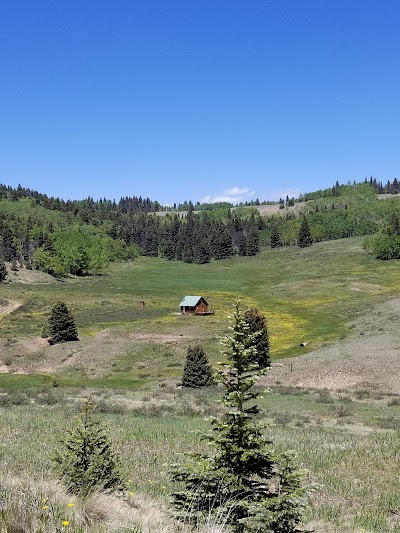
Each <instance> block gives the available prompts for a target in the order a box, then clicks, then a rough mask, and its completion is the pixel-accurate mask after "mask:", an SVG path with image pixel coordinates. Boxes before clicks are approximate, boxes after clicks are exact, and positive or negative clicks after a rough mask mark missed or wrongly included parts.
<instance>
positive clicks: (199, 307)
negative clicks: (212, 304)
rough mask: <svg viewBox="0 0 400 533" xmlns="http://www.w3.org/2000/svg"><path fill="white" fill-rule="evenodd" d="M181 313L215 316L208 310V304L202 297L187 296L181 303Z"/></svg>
mask: <svg viewBox="0 0 400 533" xmlns="http://www.w3.org/2000/svg"><path fill="white" fill-rule="evenodd" d="M180 307H181V313H182V314H184V315H213V314H214V313H213V312H212V311H209V309H208V303H207V302H206V300H205V298H203V297H202V296H185V297H184V299H183V300H182V301H181V303H180Z"/></svg>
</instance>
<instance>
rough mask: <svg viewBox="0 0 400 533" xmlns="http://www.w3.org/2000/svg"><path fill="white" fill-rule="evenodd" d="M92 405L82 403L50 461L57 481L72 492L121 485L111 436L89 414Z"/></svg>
mask: <svg viewBox="0 0 400 533" xmlns="http://www.w3.org/2000/svg"><path fill="white" fill-rule="evenodd" d="M94 407H95V406H94V404H93V402H92V401H91V399H90V398H89V399H88V400H87V401H86V403H85V404H84V406H83V408H82V411H81V413H80V416H79V417H78V418H77V421H76V426H75V428H74V429H72V431H69V432H68V433H67V435H66V437H65V438H63V439H62V440H61V441H60V442H61V448H60V449H59V450H57V452H56V453H55V455H54V457H53V460H54V463H55V465H56V469H57V471H58V473H59V475H60V479H61V481H62V482H63V483H64V485H65V486H66V488H67V490H68V491H69V492H70V493H72V494H77V495H80V496H87V495H88V494H90V493H91V492H94V491H96V490H101V491H108V490H117V489H120V488H122V485H123V474H122V470H121V462H120V459H119V456H118V455H117V453H116V452H115V451H114V450H113V447H112V442H111V438H110V436H109V434H108V431H107V429H106V428H105V427H104V426H103V425H102V424H101V422H100V420H99V419H98V418H97V417H95V416H94V415H93V410H94Z"/></svg>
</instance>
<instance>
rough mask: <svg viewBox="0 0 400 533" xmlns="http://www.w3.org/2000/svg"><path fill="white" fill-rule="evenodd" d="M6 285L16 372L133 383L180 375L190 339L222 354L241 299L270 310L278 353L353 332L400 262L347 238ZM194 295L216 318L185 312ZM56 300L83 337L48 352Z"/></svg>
mask: <svg viewBox="0 0 400 533" xmlns="http://www.w3.org/2000/svg"><path fill="white" fill-rule="evenodd" d="M0 290H1V295H0V296H1V298H2V299H6V298H9V299H11V300H14V301H18V302H20V303H21V304H22V305H21V306H20V307H19V308H18V309H17V310H16V311H14V312H13V313H12V314H10V315H9V316H6V317H4V318H3V319H2V320H0V337H1V339H2V340H1V341H0V359H2V360H3V363H4V364H5V365H8V366H9V368H10V369H11V370H12V371H16V370H17V371H20V372H29V373H35V374H37V373H43V372H45V373H48V374H55V375H57V376H58V377H59V379H60V384H65V383H70V384H72V385H79V384H82V383H84V382H85V383H86V382H87V380H93V383H96V385H100V384H101V382H104V384H105V385H107V384H108V385H110V386H112V387H118V386H121V387H127V386H133V385H135V384H136V385H140V384H141V383H148V382H150V381H152V380H154V379H156V378H161V377H173V376H178V375H179V374H180V372H181V368H182V362H183V359H184V355H185V353H186V350H187V346H188V344H190V343H192V344H193V343H196V342H201V343H202V344H203V345H204V347H205V349H206V351H207V352H208V354H209V356H210V357H211V359H212V360H213V361H215V360H218V359H219V341H218V339H219V337H220V336H221V335H223V334H224V333H226V331H227V320H226V312H227V311H229V309H230V306H231V304H232V302H233V301H234V300H235V299H236V298H241V299H242V300H243V304H244V305H249V306H256V307H258V308H260V309H262V311H263V312H264V313H265V314H266V316H267V318H268V325H269V331H270V338H271V355H272V358H273V359H278V358H282V357H290V356H294V355H298V354H300V353H304V351H307V350H313V349H315V348H316V347H319V346H323V345H326V344H329V343H332V342H334V341H336V340H337V339H340V338H343V337H344V336H346V335H347V334H348V333H349V332H350V330H349V321H351V320H352V319H353V318H354V317H356V316H357V315H359V314H360V313H363V312H365V310H366V309H368V307H370V306H373V305H374V304H375V303H378V302H380V301H384V300H386V299H387V298H389V297H391V296H394V295H396V294H398V292H399V291H400V277H399V265H398V264H397V263H396V262H380V261H377V260H375V259H373V258H372V257H371V256H369V255H367V254H366V253H365V252H364V251H363V249H362V241H361V240H360V239H348V240H341V241H335V242H324V243H319V244H316V245H314V246H312V247H310V248H308V249H299V248H296V247H292V248H285V249H280V250H270V249H268V250H267V251H265V252H263V253H262V254H260V255H259V256H256V257H251V258H232V259H230V260H225V261H219V262H213V263H211V264H208V265H201V266H199V265H187V264H185V263H181V262H176V261H173V262H169V261H164V260H159V259H150V258H144V257H142V258H139V259H137V260H135V261H134V262H132V263H125V264H122V265H116V266H114V267H113V268H112V269H111V270H110V272H109V274H107V275H106V276H97V277H94V276H92V277H84V278H70V279H67V280H66V281H64V282H59V281H54V280H52V279H51V278H47V277H44V278H40V281H39V282H36V283H35V282H33V283H32V282H30V283H26V282H25V283H19V282H18V277H17V276H16V281H15V282H13V283H10V284H2V285H1V287H0ZM185 294H201V295H204V297H205V298H206V299H207V300H208V301H209V303H210V306H211V308H212V309H213V310H214V311H215V315H214V316H212V317H187V316H182V315H180V314H179V302H180V300H181V298H182V297H183V296H184V295H185ZM57 299H62V300H65V301H66V302H67V304H68V305H69V306H70V307H71V308H72V311H73V314H74V316H75V318H76V321H77V324H78V328H79V332H80V336H81V342H78V343H70V344H68V346H61V347H60V346H55V347H51V348H49V347H46V346H44V345H43V343H41V342H39V340H38V338H39V335H40V332H41V327H42V323H43V321H44V320H45V318H46V314H47V313H48V311H49V309H50V307H51V305H52V303H53V302H54V301H55V300H57ZM141 300H143V301H145V308H144V309H141V308H140V305H139V301H141ZM301 342H307V343H308V344H307V347H306V348H305V349H304V348H300V347H299V345H300V343H301ZM76 354H78V355H76ZM82 378H83V379H82ZM6 381H7V382H9V378H7V380H6Z"/></svg>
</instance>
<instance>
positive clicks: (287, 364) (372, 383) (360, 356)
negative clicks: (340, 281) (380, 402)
mask: <svg viewBox="0 0 400 533" xmlns="http://www.w3.org/2000/svg"><path fill="white" fill-rule="evenodd" d="M399 312H400V298H396V299H393V300H389V301H388V302H386V303H384V304H381V305H379V306H377V307H376V308H375V309H374V310H373V311H372V312H370V314H369V315H367V316H364V317H362V318H360V319H358V320H357V321H356V322H354V323H353V324H352V326H353V328H354V334H353V335H352V336H351V337H349V338H347V339H344V340H342V341H339V342H337V343H335V344H334V345H332V346H328V347H325V348H320V349H317V350H316V351H314V352H311V353H308V354H305V355H302V356H299V357H294V358H292V359H286V360H284V361H280V362H279V363H278V364H275V365H273V367H272V369H271V371H270V372H269V374H268V376H267V377H266V382H267V383H268V384H271V385H272V384H276V383H278V382H279V383H284V384H285V385H295V386H299V387H306V388H316V389H329V390H340V389H355V388H370V389H374V390H380V391H382V392H389V393H396V394H400V380H399V375H400V318H399Z"/></svg>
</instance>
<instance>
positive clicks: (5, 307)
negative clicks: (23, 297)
mask: <svg viewBox="0 0 400 533" xmlns="http://www.w3.org/2000/svg"><path fill="white" fill-rule="evenodd" d="M21 305H22V304H20V303H19V302H14V301H13V300H0V320H1V319H2V318H4V317H5V316H7V315H9V314H10V313H12V312H13V311H15V310H16V309H18V307H20V306H21Z"/></svg>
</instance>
